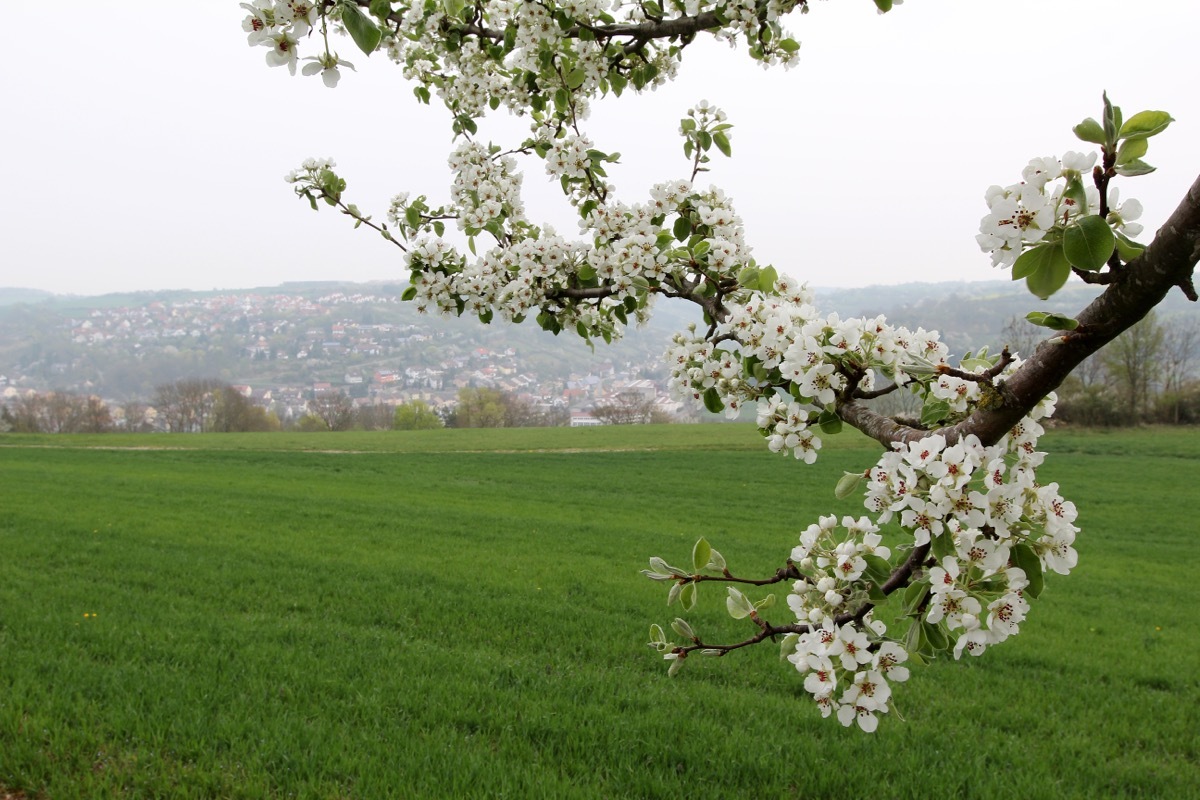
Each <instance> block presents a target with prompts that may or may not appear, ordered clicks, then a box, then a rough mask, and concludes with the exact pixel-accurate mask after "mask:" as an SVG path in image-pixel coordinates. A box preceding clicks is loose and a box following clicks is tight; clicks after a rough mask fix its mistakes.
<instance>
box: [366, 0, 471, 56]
mask: <svg viewBox="0 0 1200 800" xmlns="http://www.w3.org/2000/svg"><path fill="white" fill-rule="evenodd" d="M445 2H447V3H449V2H460V3H461V2H462V0H445ZM342 23H343V24H344V25H345V26H346V32H347V33H349V34H350V38H351V39H353V40H354V43H355V44H356V45H358V49H359V50H362V51H363V52H364V53H366V54H367V55H371V53H374V52H375V48H376V47H378V46H379V40H380V39H382V38H383V32H382V31H380V30H379V27H378V26H377V25H376V24H375V23H374V22H373V21H372V20H371V19H370V17H368V16H366V15H365V14H363V13H362V12H361V11H359V10H358V6H355V5H349V4H345V5H343V6H342Z"/></svg>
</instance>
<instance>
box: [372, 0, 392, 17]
mask: <svg viewBox="0 0 1200 800" xmlns="http://www.w3.org/2000/svg"><path fill="white" fill-rule="evenodd" d="M370 11H371V16H373V17H375V18H376V19H381V20H382V19H387V17H388V14H391V13H392V4H391V2H390V0H371V6H370Z"/></svg>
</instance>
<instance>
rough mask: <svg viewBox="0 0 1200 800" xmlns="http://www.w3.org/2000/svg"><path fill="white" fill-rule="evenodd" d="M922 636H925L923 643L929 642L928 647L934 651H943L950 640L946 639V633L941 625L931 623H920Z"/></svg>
mask: <svg viewBox="0 0 1200 800" xmlns="http://www.w3.org/2000/svg"><path fill="white" fill-rule="evenodd" d="M921 627H922V629H923V630H922V631H921V632H922V634H924V636H925V641H927V642H929V646H930V647H932V648H933V649H934V651H935V652H936V651H941V650H945V649H946V647H947V646H948V645H949V644H950V640H949V639H947V638H946V632H945V631H944V630H942V626H941V625H937V624H934V623H932V622H924V621H922V622H921Z"/></svg>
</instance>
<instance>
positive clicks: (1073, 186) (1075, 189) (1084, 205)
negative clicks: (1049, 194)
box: [1063, 173, 1091, 214]
mask: <svg viewBox="0 0 1200 800" xmlns="http://www.w3.org/2000/svg"><path fill="white" fill-rule="evenodd" d="M1063 197H1065V198H1067V199H1068V200H1071V201H1072V202H1074V203H1075V206H1076V208H1078V209H1079V213H1080V214H1087V213H1088V212H1089V211H1090V210H1091V209H1090V207H1089V205H1088V200H1087V190H1086V189H1084V188H1083V181H1082V180H1080V176H1079V174H1078V173H1074V174H1073V175H1072V176H1071V179H1070V180H1069V181H1067V185H1066V187H1065V188H1064V189H1063Z"/></svg>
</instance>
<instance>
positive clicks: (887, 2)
mask: <svg viewBox="0 0 1200 800" xmlns="http://www.w3.org/2000/svg"><path fill="white" fill-rule="evenodd" d="M875 7H876V8H878V9H879V10H880V11H881V12H883V13H884V14H886V13H887V12H889V11H891V10H892V0H875Z"/></svg>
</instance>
